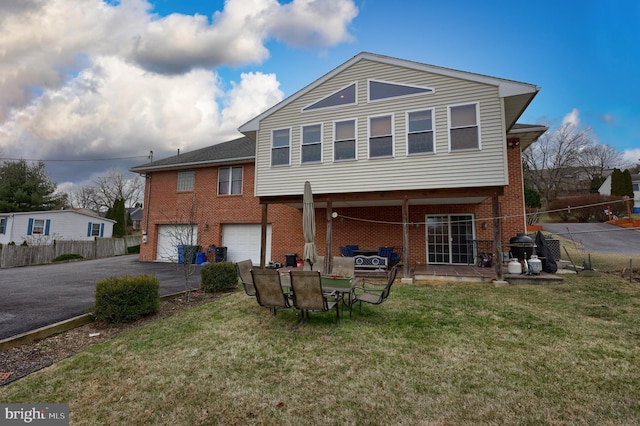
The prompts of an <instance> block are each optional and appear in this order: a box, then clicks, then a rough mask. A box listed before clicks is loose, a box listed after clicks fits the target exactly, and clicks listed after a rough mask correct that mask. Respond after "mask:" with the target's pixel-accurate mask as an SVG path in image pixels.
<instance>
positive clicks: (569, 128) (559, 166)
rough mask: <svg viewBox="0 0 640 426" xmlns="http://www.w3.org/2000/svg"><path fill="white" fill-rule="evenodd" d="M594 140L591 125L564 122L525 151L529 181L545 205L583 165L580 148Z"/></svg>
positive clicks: (524, 160) (526, 175)
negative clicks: (588, 127) (582, 125)
mask: <svg viewBox="0 0 640 426" xmlns="http://www.w3.org/2000/svg"><path fill="white" fill-rule="evenodd" d="M591 144H592V139H591V135H590V131H589V129H586V130H581V129H578V128H577V127H576V126H575V125H573V124H570V123H565V124H563V125H562V126H560V127H558V128H557V129H555V130H554V131H552V132H548V133H545V134H544V135H542V136H541V137H540V139H538V141H537V142H536V143H534V144H532V145H531V146H530V147H529V148H528V149H526V150H524V151H523V153H522V157H523V162H524V169H525V179H526V182H527V184H528V185H531V186H532V187H534V188H535V189H536V190H537V191H538V193H540V198H541V200H542V201H543V206H547V205H548V204H549V201H550V200H553V199H554V198H556V197H557V195H558V191H559V189H560V188H561V186H562V185H567V184H571V182H569V180H570V176H571V175H572V174H573V171H574V170H575V168H576V167H579V165H580V155H581V152H582V151H583V150H584V149H585V148H587V147H589V146H590V145H591Z"/></svg>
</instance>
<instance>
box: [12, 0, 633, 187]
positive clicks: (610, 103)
mask: <svg viewBox="0 0 640 426" xmlns="http://www.w3.org/2000/svg"><path fill="white" fill-rule="evenodd" d="M638 22H640V2H636V1H609V2H605V1H553V2H552V1H546V0H545V1H538V2H512V1H495V2H477V1H456V2H443V1H398V2H389V1H382V0H321V1H319V0H316V1H313V0H295V1H280V2H279V3H278V2H277V1H276V0H229V1H227V2H224V1H206V0H193V1H185V0H149V1H148V2H147V1H145V0H122V1H115V0H110V1H104V0H47V1H45V2H44V3H41V2H37V1H35V0H34V1H25V2H19V3H17V4H11V5H6V4H4V5H0V32H1V33H2V34H5V35H8V36H6V37H3V38H2V39H0V52H4V53H0V157H4V158H16V157H18V158H29V159H31V158H33V159H45V160H50V159H57V160H65V161H61V162H47V170H48V171H49V173H50V174H51V175H52V177H53V179H54V180H55V181H56V182H57V183H58V184H59V185H62V186H63V187H64V188H72V187H73V186H77V185H81V184H83V183H85V182H88V181H90V180H91V179H92V178H93V177H95V176H96V175H99V174H101V173H103V172H104V170H105V169H107V168H113V167H121V168H124V169H128V168H129V167H131V166H133V165H137V164H141V163H144V162H145V161H147V160H146V158H145V156H146V155H148V153H149V151H153V152H154V158H156V159H157V158H162V157H166V156H168V155H173V154H175V152H176V150H177V149H178V148H180V149H181V150H192V149H196V148H200V147H202V146H206V145H210V144H213V143H216V142H221V141H224V140H228V139H230V138H232V137H234V136H235V135H236V130H235V129H236V128H237V127H238V126H239V125H240V124H242V123H243V122H245V121H247V120H248V119H250V118H252V117H253V116H255V115H257V114H258V113H260V112H262V111H263V110H264V109H266V108H268V107H269V106H271V105H273V104H274V103H276V102H278V101H280V100H281V99H283V98H285V97H287V96H289V95H291V94H293V93H295V92H296V91H297V90H300V89H301V88H303V87H304V86H306V85H307V84H309V83H311V82H313V81H314V80H315V79H316V78H318V77H320V76H322V75H323V74H325V73H327V72H329V71H331V70H332V69H333V68H335V67H336V66H338V65H340V64H341V63H343V62H344V61H346V60H348V59H349V58H351V57H353V56H354V55H356V54H357V53H359V52H361V51H368V52H372V53H378V54H383V55H389V56H394V57H398V58H402V59H408V60H412V61H417V62H423V63H428V64H433V65H438V66H443V67H449V68H454V69H459V70H464V71H470V72H475V73H480V74H486V75H491V76H495V77H502V78H507V79H512V80H517V81H523V82H527V83H532V84H536V85H538V86H540V87H541V91H540V93H539V94H538V96H537V97H536V99H535V100H534V101H533V103H532V104H531V105H530V106H529V108H528V109H527V111H526V112H525V113H524V115H523V116H522V117H521V120H520V121H521V122H526V123H541V124H545V125H548V126H550V127H552V128H554V127H556V126H558V125H560V124H561V123H562V122H563V120H569V119H570V120H572V122H573V123H575V124H577V125H578V126H579V127H581V128H591V129H592V137H593V138H594V139H595V140H596V141H598V142H600V143H604V144H610V145H612V146H614V147H616V148H617V149H618V150H619V151H620V152H622V153H624V155H625V159H626V160H627V161H630V162H634V163H635V162H637V161H638V159H640V126H639V124H640V85H639V84H638V83H637V82H636V81H635V76H636V75H637V74H638V68H639V67H638V62H639V61H640V48H639V46H640V30H638ZM129 157H132V158H129ZM115 158H125V159H115ZM71 160H74V161H71ZM77 160H92V161H77ZM93 160H100V161H93Z"/></svg>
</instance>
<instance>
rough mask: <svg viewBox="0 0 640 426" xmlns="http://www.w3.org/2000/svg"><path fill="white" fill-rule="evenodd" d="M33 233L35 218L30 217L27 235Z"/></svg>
mask: <svg viewBox="0 0 640 426" xmlns="http://www.w3.org/2000/svg"><path fill="white" fill-rule="evenodd" d="M31 234H33V218H31V217H30V218H29V225H28V226H27V235H31Z"/></svg>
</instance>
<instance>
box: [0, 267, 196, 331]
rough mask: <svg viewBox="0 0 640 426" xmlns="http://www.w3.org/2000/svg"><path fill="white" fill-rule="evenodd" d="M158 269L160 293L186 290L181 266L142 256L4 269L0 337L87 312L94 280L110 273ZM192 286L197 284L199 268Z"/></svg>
mask: <svg viewBox="0 0 640 426" xmlns="http://www.w3.org/2000/svg"><path fill="white" fill-rule="evenodd" d="M141 274H155V275H156V276H157V278H158V280H159V281H160V295H167V294H172V293H177V292H179V291H183V290H184V272H183V269H182V267H181V265H173V264H170V263H140V262H138V255H127V256H118V257H110V258H106V259H97V260H87V261H82V262H71V263H64V264H52V265H39V266H27V267H21V268H8V269H0V295H1V296H0V339H4V338H7V337H11V336H15V335H17V334H20V333H24V332H27V331H31V330H34V329H36V328H39V327H44V326H47V325H51V324H54V323H56V322H58V321H63V320H66V319H69V318H73V317H76V316H78V315H82V314H85V313H86V311H87V309H88V308H90V307H91V306H93V304H94V302H95V288H96V282H97V281H100V280H102V279H104V278H108V277H111V276H114V275H115V276H121V275H141ZM189 282H190V285H191V287H192V288H194V287H198V285H199V282H200V267H196V270H195V271H194V273H193V275H192V276H191V278H190V280H189Z"/></svg>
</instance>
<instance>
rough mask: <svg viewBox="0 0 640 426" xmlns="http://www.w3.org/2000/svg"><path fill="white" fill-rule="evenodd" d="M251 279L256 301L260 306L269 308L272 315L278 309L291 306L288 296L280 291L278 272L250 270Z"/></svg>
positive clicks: (274, 270) (273, 270) (272, 270)
mask: <svg viewBox="0 0 640 426" xmlns="http://www.w3.org/2000/svg"><path fill="white" fill-rule="evenodd" d="M251 277H252V278H253V285H254V287H255V289H256V300H257V301H258V304H259V305H260V306H264V307H265V308H269V310H270V311H271V313H272V314H273V315H275V314H276V313H277V312H278V309H286V308H290V307H291V306H292V305H291V298H290V295H289V294H288V293H285V292H284V291H283V290H282V284H281V283H280V272H279V271H278V270H276V269H252V270H251Z"/></svg>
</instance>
